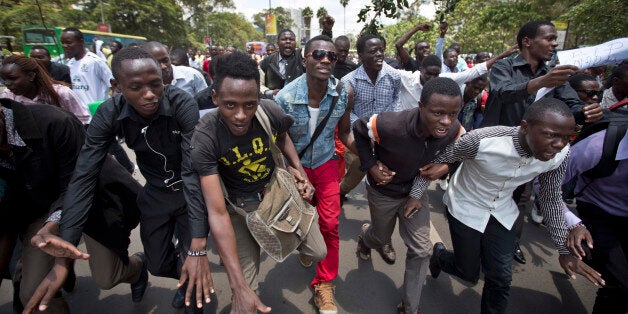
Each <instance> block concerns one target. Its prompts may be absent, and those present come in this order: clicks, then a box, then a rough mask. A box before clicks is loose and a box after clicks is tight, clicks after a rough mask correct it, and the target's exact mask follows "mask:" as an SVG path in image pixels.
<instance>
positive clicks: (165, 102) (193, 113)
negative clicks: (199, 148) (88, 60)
mask: <svg viewBox="0 0 628 314" xmlns="http://www.w3.org/2000/svg"><path fill="white" fill-rule="evenodd" d="M198 120H199V110H198V105H197V104H196V102H195V101H194V99H192V97H191V96H190V95H189V94H188V93H186V92H184V91H183V90H181V89H179V88H176V87H174V86H171V85H167V86H164V91H163V95H162V96H161V98H160V99H159V108H158V111H157V113H156V114H155V116H154V117H153V119H152V120H151V121H146V120H145V119H143V118H141V117H140V116H139V114H138V113H137V112H136V111H135V109H133V108H132V107H131V105H130V104H129V103H127V101H126V99H125V98H124V97H123V96H122V95H121V94H117V95H114V96H113V97H112V98H109V99H108V100H107V101H105V102H104V103H103V104H101V105H100V106H99V107H98V110H97V111H96V114H95V115H94V118H93V119H92V122H91V123H90V126H89V128H88V129H87V138H86V140H85V145H84V146H83V148H82V150H81V153H80V156H79V158H78V159H77V161H76V170H75V173H74V176H73V177H72V181H71V182H70V185H69V187H68V194H67V195H66V198H65V201H64V212H63V216H62V217H61V228H60V230H59V232H60V235H61V237H62V238H63V239H65V240H66V241H69V242H70V243H73V244H77V243H78V242H79V239H80V236H81V233H82V228H83V226H84V224H85V221H86V220H87V218H88V211H87V209H88V207H89V204H91V202H92V199H93V197H94V187H95V185H96V182H97V179H98V175H99V174H100V173H101V172H102V169H103V168H102V165H103V162H104V160H105V156H106V155H107V152H108V150H109V146H110V145H111V143H113V141H115V140H116V136H118V137H121V138H122V137H123V138H125V141H126V144H127V146H128V147H129V148H130V149H132V150H133V151H134V152H135V155H136V161H137V164H138V166H139V168H140V170H141V172H142V175H143V176H144V178H146V186H145V188H144V189H145V190H147V189H150V190H151V191H157V193H156V194H155V195H153V196H154V197H155V198H158V199H156V202H157V203H158V204H159V205H160V206H161V207H162V208H179V207H181V206H184V205H186V204H187V206H188V207H191V206H194V207H197V208H198V207H201V208H202V207H204V206H205V205H204V202H203V199H202V195H201V192H200V183H199V179H198V176H197V175H196V173H195V172H194V171H193V170H192V167H191V164H190V158H189V150H190V139H191V137H192V133H193V132H194V126H196V124H197V123H198ZM175 185H176V186H177V187H181V188H182V190H177V191H174V190H173V189H172V188H169V187H168V186H175ZM190 212H194V213H196V212H201V213H202V212H203V211H202V209H199V210H195V211H190ZM190 229H191V232H192V237H205V236H207V234H208V231H209V227H208V222H207V219H206V217H199V216H190Z"/></svg>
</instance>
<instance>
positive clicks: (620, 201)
mask: <svg viewBox="0 0 628 314" xmlns="http://www.w3.org/2000/svg"><path fill="white" fill-rule="evenodd" d="M605 135H606V130H604V131H600V132H597V133H595V134H593V135H591V136H589V137H587V138H585V139H584V140H582V141H580V142H578V143H577V144H576V145H574V146H572V148H571V154H570V155H569V164H568V166H567V172H566V173H565V179H564V180H563V182H568V181H569V180H571V178H573V177H575V176H578V184H577V185H576V188H575V190H574V191H575V193H578V192H580V191H583V192H582V196H580V197H578V199H579V200H581V201H584V202H588V203H593V204H595V205H597V206H599V207H600V208H602V209H603V210H604V211H606V212H608V213H609V214H611V215H615V216H621V217H628V194H627V192H626V191H628V179H627V178H628V136H626V135H624V138H623V139H622V141H621V142H620V144H619V149H618V151H617V157H616V160H619V165H618V166H617V169H616V170H615V172H613V174H611V175H610V176H608V177H604V178H599V179H595V180H593V181H592V180H590V179H588V178H587V177H585V176H581V174H582V173H583V172H585V171H587V170H589V169H591V168H593V167H595V165H597V164H598V162H599V161H600V159H601V158H602V147H603V146H604V136H605ZM589 183H590V184H589ZM587 184H588V186H587ZM585 186H586V188H584V187H585ZM583 189H584V190H583Z"/></svg>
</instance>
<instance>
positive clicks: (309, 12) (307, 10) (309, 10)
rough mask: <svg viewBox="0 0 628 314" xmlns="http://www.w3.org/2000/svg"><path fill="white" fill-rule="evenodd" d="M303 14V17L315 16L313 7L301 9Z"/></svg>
mask: <svg viewBox="0 0 628 314" xmlns="http://www.w3.org/2000/svg"><path fill="white" fill-rule="evenodd" d="M301 16H303V17H312V16H314V12H313V11H312V8H310V7H305V8H303V10H302V11H301Z"/></svg>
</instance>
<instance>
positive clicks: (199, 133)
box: [191, 100, 294, 196]
mask: <svg viewBox="0 0 628 314" xmlns="http://www.w3.org/2000/svg"><path fill="white" fill-rule="evenodd" d="M260 106H262V108H263V109H264V111H265V112H266V114H267V115H268V118H269V120H270V125H271V128H272V131H273V137H276V136H277V134H279V133H285V132H287V131H288V129H289V128H290V126H292V123H293V121H294V120H293V118H292V117H291V116H289V115H287V114H285V113H284V112H283V110H282V109H281V107H279V106H278V105H277V104H276V103H275V102H274V101H272V100H261V101H260ZM252 123H253V127H252V128H251V129H250V130H249V131H248V132H247V133H246V134H244V135H242V136H235V135H233V134H232V133H231V132H230V131H229V128H228V127H227V125H226V124H225V122H224V120H223V118H222V116H221V115H220V112H219V110H218V109H216V110H213V111H211V112H209V113H207V114H206V115H204V116H203V118H201V120H200V121H199V123H198V125H197V126H196V129H195V130H194V135H193V136H192V151H191V157H192V167H193V168H194V170H195V171H196V172H197V173H198V174H199V175H200V176H208V175H212V174H218V173H219V174H220V177H221V179H222V181H223V183H224V184H225V187H226V188H227V191H228V192H229V195H230V196H246V195H250V194H253V193H257V192H260V191H262V190H263V189H264V187H265V185H266V184H267V183H268V182H269V181H270V177H271V174H272V173H273V170H274V169H275V162H274V160H273V156H272V153H271V151H270V142H269V138H268V135H267V133H266V131H264V128H263V127H262V125H261V124H260V122H259V121H257V119H256V118H254V119H253V121H252Z"/></svg>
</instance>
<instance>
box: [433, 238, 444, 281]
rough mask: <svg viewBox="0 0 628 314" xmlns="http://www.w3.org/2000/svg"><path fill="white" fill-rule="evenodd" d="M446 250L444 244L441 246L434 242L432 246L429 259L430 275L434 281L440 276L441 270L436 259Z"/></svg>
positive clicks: (440, 243)
mask: <svg viewBox="0 0 628 314" xmlns="http://www.w3.org/2000/svg"><path fill="white" fill-rule="evenodd" d="M446 249H447V248H445V244H443V243H442V242H436V244H434V250H433V251H432V257H430V273H431V274H432V278H434V279H436V278H438V275H440V272H441V268H440V262H439V261H438V258H439V257H440V254H441V253H443V251H445V250H446Z"/></svg>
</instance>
